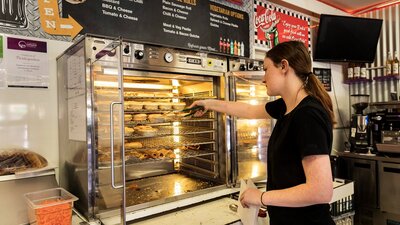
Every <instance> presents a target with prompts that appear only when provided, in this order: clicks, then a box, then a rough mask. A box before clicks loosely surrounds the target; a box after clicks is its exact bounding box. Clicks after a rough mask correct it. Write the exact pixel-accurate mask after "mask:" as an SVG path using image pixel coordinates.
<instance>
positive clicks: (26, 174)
mask: <svg viewBox="0 0 400 225" xmlns="http://www.w3.org/2000/svg"><path fill="white" fill-rule="evenodd" d="M55 168H57V167H56V166H49V165H48V166H46V167H43V168H39V169H27V170H25V171H20V172H16V173H15V174H11V175H3V176H0V181H11V180H18V179H24V178H33V177H41V176H48V175H53V174H55Z"/></svg>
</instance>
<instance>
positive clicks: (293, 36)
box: [254, 0, 311, 49]
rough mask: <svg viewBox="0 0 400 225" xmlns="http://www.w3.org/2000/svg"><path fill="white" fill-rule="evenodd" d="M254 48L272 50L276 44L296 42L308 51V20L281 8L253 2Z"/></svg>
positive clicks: (256, 1) (309, 36)
mask: <svg viewBox="0 0 400 225" xmlns="http://www.w3.org/2000/svg"><path fill="white" fill-rule="evenodd" d="M254 17H255V18H254V40H255V45H256V47H261V48H268V49H270V48H272V47H274V46H275V45H277V44H278V43H281V42H285V41H290V40H298V41H301V42H303V43H304V44H305V46H306V47H308V48H309V49H310V46H311V45H310V39H311V35H310V20H311V19H310V18H309V17H307V16H304V15H303V14H300V13H296V12H293V11H291V10H289V9H286V8H283V7H281V6H278V5H275V4H272V3H265V2H261V1H258V0H255V1H254Z"/></svg>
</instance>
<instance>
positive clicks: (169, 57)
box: [164, 52, 174, 63]
mask: <svg viewBox="0 0 400 225" xmlns="http://www.w3.org/2000/svg"><path fill="white" fill-rule="evenodd" d="M164 59H165V62H167V63H170V62H172V61H173V60H174V56H173V55H172V54H171V53H169V52H167V53H165V55H164Z"/></svg>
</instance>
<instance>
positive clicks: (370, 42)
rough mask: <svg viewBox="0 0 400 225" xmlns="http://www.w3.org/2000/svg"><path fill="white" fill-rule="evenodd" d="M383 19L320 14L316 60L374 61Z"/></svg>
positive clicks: (315, 49) (315, 50) (314, 55)
mask: <svg viewBox="0 0 400 225" xmlns="http://www.w3.org/2000/svg"><path fill="white" fill-rule="evenodd" d="M381 27H382V20H380V19H370V18H360V17H348V16H337V15H326V14H321V17H320V23H319V27H318V33H317V41H316V45H315V48H314V54H313V58H314V61H342V62H369V63H370V62H373V61H374V59H375V55H376V47H377V43H378V40H379V36H380V33H381Z"/></svg>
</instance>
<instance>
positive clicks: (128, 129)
mask: <svg viewBox="0 0 400 225" xmlns="http://www.w3.org/2000/svg"><path fill="white" fill-rule="evenodd" d="M134 131H135V129H133V128H130V127H125V136H131V135H132V134H133V132H134Z"/></svg>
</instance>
